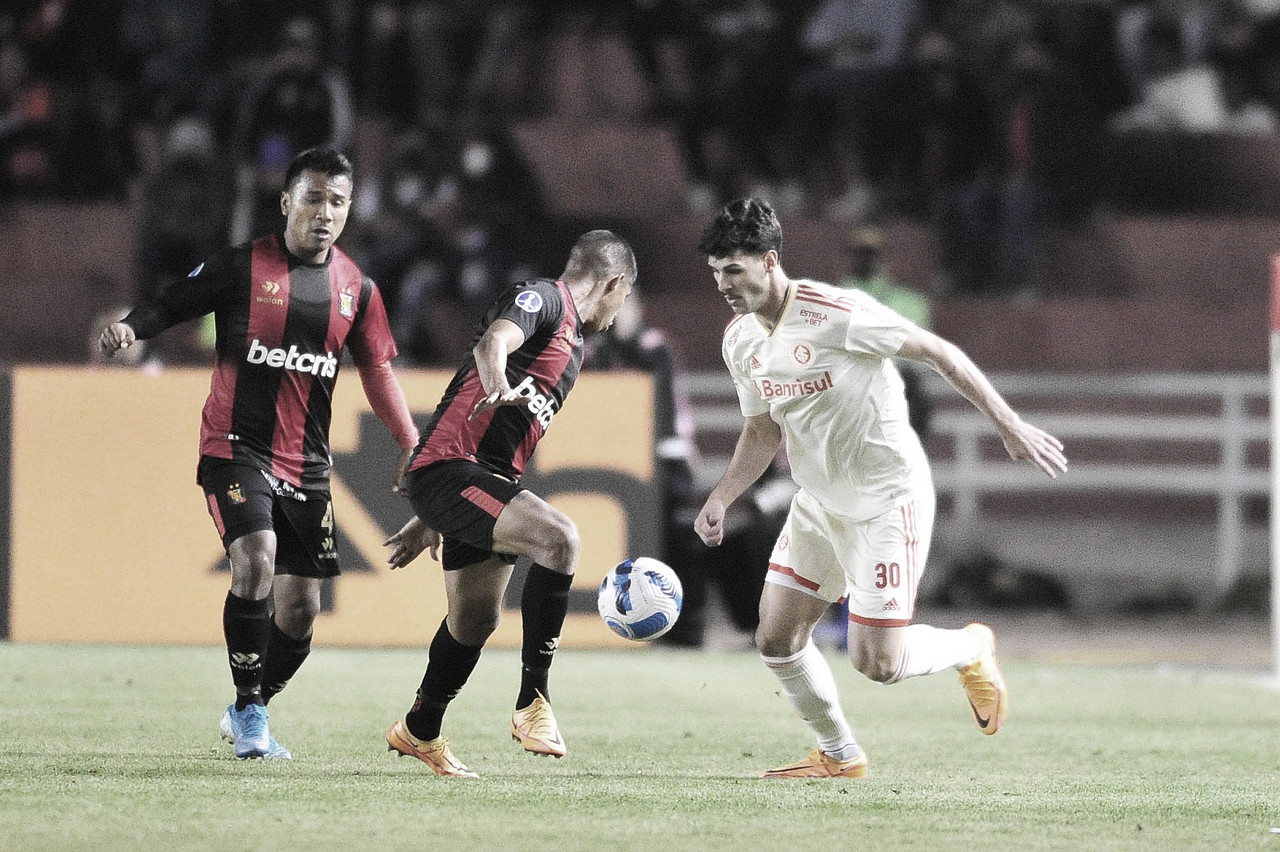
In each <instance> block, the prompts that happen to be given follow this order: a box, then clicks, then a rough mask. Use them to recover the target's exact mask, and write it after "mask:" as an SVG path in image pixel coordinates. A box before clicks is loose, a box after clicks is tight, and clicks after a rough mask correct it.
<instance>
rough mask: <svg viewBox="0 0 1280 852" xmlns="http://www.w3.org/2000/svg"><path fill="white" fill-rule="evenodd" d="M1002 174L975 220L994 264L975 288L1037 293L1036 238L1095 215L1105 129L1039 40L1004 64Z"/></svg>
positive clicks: (1012, 47)
mask: <svg viewBox="0 0 1280 852" xmlns="http://www.w3.org/2000/svg"><path fill="white" fill-rule="evenodd" d="M1001 71H1002V73H1001V77H1000V86H999V89H998V94H999V100H998V101H997V103H996V109H995V112H994V117H995V122H996V127H995V131H996V136H995V143H996V150H997V152H998V159H997V161H996V166H997V170H996V172H995V173H994V174H993V175H992V176H991V179H990V181H989V183H988V184H987V186H986V187H985V188H984V189H985V192H984V196H985V197H982V198H980V199H979V201H980V202H981V204H982V205H983V206H982V207H980V208H978V209H976V210H971V211H970V215H972V216H974V217H975V218H974V220H973V221H975V222H976V223H978V224H979V227H980V228H981V230H980V231H979V232H978V233H977V234H976V235H975V237H976V239H977V240H978V246H979V247H980V250H982V248H981V247H985V252H984V253H986V254H987V256H988V257H991V258H994V263H993V264H990V265H989V266H988V268H987V269H986V270H984V271H983V273H982V278H980V279H979V280H977V281H974V282H972V283H971V287H972V288H973V289H974V290H975V291H977V292H983V291H986V292H992V291H994V292H995V293H997V294H1004V295H1017V296H1025V295H1030V294H1032V293H1033V292H1034V287H1035V282H1034V280H1033V271H1032V262H1033V260H1034V257H1035V248H1036V238H1037V236H1038V235H1039V232H1040V230H1041V228H1042V226H1044V225H1047V224H1064V225H1071V224H1075V223H1077V222H1079V221H1080V220H1081V219H1082V218H1083V217H1085V216H1087V215H1088V214H1089V212H1090V211H1091V210H1092V206H1093V202H1094V198H1095V194H1096V192H1097V162H1096V157H1097V152H1098V142H1099V130H1100V128H1099V127H1098V125H1097V123H1096V121H1095V115H1094V113H1093V111H1092V110H1091V109H1090V108H1089V107H1088V105H1087V103H1086V101H1085V99H1084V97H1083V93H1082V89H1081V85H1080V80H1079V78H1078V77H1076V76H1075V75H1074V74H1073V73H1072V71H1071V69H1070V68H1069V66H1067V65H1066V64H1064V63H1062V62H1061V61H1060V59H1059V57H1058V55H1057V54H1056V53H1055V52H1054V51H1053V50H1052V49H1051V48H1050V47H1049V45H1048V44H1046V43H1045V42H1044V41H1043V40H1042V39H1041V38H1040V37H1039V36H1038V35H1036V34H1023V35H1020V36H1019V37H1018V38H1016V39H1014V40H1013V41H1012V42H1011V43H1010V44H1009V46H1008V53H1007V55H1006V56H1005V57H1004V60H1003V62H1002V64H1001Z"/></svg>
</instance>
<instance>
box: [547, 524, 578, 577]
mask: <svg viewBox="0 0 1280 852" xmlns="http://www.w3.org/2000/svg"><path fill="white" fill-rule="evenodd" d="M547 532H548V535H547V539H546V542H545V553H544V556H543V557H542V558H540V559H539V560H538V562H539V564H540V565H543V566H545V567H547V568H550V569H551V570H552V571H558V572H560V573H561V574H572V573H573V571H574V568H575V566H577V564H578V553H579V551H580V550H581V549H582V539H581V538H579V536H578V526H577V524H575V523H574V522H573V520H572V519H570V518H569V517H568V516H565V515H561V516H560V517H559V518H557V519H556V521H555V522H554V523H552V524H551V525H550V527H549V529H548V531H547ZM544 559H545V561H543V560H544Z"/></svg>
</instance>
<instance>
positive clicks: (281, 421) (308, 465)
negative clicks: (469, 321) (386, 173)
mask: <svg viewBox="0 0 1280 852" xmlns="http://www.w3.org/2000/svg"><path fill="white" fill-rule="evenodd" d="M209 312H212V313H213V315H214V322H215V324H216V326H217V344H216V361H215V365H214V370H213V378H212V381H211V382H210V389H209V398H208V400H207V401H206V402H205V406H204V413H203V416H202V421H201V426H200V453H201V455H207V456H214V457H216V458H224V459H236V460H239V461H244V462H246V463H249V464H252V465H254V466H256V467H259V468H261V469H262V470H265V471H267V472H269V473H271V474H272V475H274V476H276V477H278V478H280V479H283V480H285V481H286V482H289V483H291V484H293V485H295V486H300V487H304V488H309V487H322V486H323V485H325V484H326V483H327V482H328V479H329V471H330V469H331V468H332V466H333V460H332V457H331V455H330V453H329V420H330V416H331V413H332V401H333V388H334V385H335V384H336V382H337V379H338V367H339V363H340V361H341V359H342V350H343V347H344V346H345V347H347V348H348V349H349V350H350V352H351V356H352V359H353V360H354V361H355V363H356V364H357V365H358V366H363V365H376V364H381V363H383V362H386V361H389V360H391V359H392V358H394V357H395V356H396V344H395V340H394V339H393V338H392V336H391V328H390V324H389V323H388V321H387V311H386V307H385V306H384V305H383V303H382V296H381V294H380V293H379V291H378V288H377V285H375V284H374V283H373V281H372V280H370V279H369V278H367V277H365V276H364V274H363V273H361V271H360V269H359V267H357V266H356V265H355V263H354V262H353V261H352V260H351V258H350V257H348V256H347V255H346V254H345V253H343V252H342V251H341V250H339V249H338V248H337V246H334V247H333V248H331V249H330V251H329V259H328V261H327V262H325V263H322V264H308V263H303V262H302V261H300V260H298V259H297V258H296V257H294V256H293V255H291V254H289V252H288V251H286V250H285V247H284V240H283V237H281V236H280V235H279V234H272V235H268V236H265V237H262V238H260V239H257V240H254V241H253V242H252V243H246V244H243V245H239V246H233V247H231V248H227V249H223V250H222V251H220V252H218V253H217V254H215V255H213V256H212V257H211V258H209V259H208V260H207V261H205V262H204V263H202V264H200V266H198V267H196V268H195V270H193V271H192V272H191V274H190V275H188V276H187V277H186V278H184V279H182V280H181V281H179V282H176V283H175V284H173V285H172V286H170V287H167V288H165V289H164V290H163V291H162V292H161V293H160V295H159V296H158V297H157V299H156V301H155V302H154V303H150V304H143V305H139V306H138V307H137V308H135V309H134V310H133V312H131V313H130V314H129V316H127V317H125V319H124V322H125V323H127V324H128V325H130V326H131V327H132V328H133V330H134V333H135V334H136V335H137V336H138V337H139V338H140V339H146V338H149V337H153V336H155V335H156V334H159V333H160V332H161V331H163V330H164V329H166V328H169V327H171V326H174V325H177V324H178V323H181V322H185V321H187V320H190V319H194V318H195V317H199V316H203V315H204V314H207V313H209Z"/></svg>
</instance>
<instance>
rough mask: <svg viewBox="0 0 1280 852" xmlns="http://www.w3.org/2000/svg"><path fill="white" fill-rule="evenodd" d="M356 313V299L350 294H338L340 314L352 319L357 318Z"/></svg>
mask: <svg viewBox="0 0 1280 852" xmlns="http://www.w3.org/2000/svg"><path fill="white" fill-rule="evenodd" d="M355 312H356V297H355V296H353V295H351V294H350V293H339V294H338V313H340V314H342V315H343V316H344V317H346V318H347V319H351V317H353V316H355Z"/></svg>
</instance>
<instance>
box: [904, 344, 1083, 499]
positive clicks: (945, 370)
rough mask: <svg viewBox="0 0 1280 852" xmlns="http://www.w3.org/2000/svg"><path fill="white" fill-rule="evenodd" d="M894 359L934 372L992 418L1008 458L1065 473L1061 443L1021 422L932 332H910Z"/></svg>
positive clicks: (958, 351)
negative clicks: (918, 365)
mask: <svg viewBox="0 0 1280 852" xmlns="http://www.w3.org/2000/svg"><path fill="white" fill-rule="evenodd" d="M897 355H898V357H900V358H906V359H908V360H911V361H919V362H920V363H923V364H927V365H928V366H930V367H931V368H933V369H934V370H935V371H936V372H937V373H938V374H939V375H941V376H942V377H943V378H944V379H946V380H947V381H948V382H950V383H951V385H952V387H954V388H955V389H956V390H958V391H959V392H960V393H961V394H962V395H963V396H964V398H965V399H967V400H969V402H971V403H973V405H974V407H976V408H977V409H978V410H979V411H981V412H982V413H983V414H985V415H987V417H989V418H991V421H992V422H993V423H995V425H996V430H997V431H998V432H999V433H1000V439H1001V440H1002V441H1004V448H1005V450H1006V451H1008V453H1009V456H1010V457H1011V458H1014V459H1017V460H1019V461H1029V462H1031V463H1032V464H1034V465H1035V466H1036V467H1038V468H1040V469H1041V470H1043V471H1044V472H1045V473H1047V474H1048V475H1049V476H1051V477H1057V475H1058V474H1059V473H1062V472H1064V471H1066V469H1067V457H1066V455H1065V454H1064V453H1063V448H1062V442H1061V441H1059V440H1058V439H1057V438H1055V437H1054V436H1053V435H1050V434H1049V433H1048V432H1046V431H1044V430H1043V429H1040V428H1038V427H1036V426H1033V425H1031V424H1030V423H1027V422H1026V421H1025V420H1023V419H1022V417H1020V416H1019V415H1018V413H1017V412H1016V411H1014V410H1013V408H1012V407H1011V406H1010V405H1009V403H1008V402H1006V401H1005V399H1004V397H1002V396H1001V395H1000V393H999V391H997V390H996V389H995V387H994V386H993V385H992V384H991V382H990V380H988V379H987V377H986V376H985V375H983V373H982V371H981V370H979V369H978V366H977V365H976V364H974V363H973V360H972V359H970V358H969V356H968V355H966V354H965V353H964V352H963V351H962V350H961V349H960V347H958V346H956V345H955V344H954V343H951V342H950V341H948V340H944V339H943V338H941V337H939V336H938V335H936V334H934V333H933V332H931V331H927V330H925V329H922V328H913V329H912V330H911V332H910V333H909V334H908V335H907V339H906V341H905V342H903V344H902V348H901V349H899V350H898V352H897Z"/></svg>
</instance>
